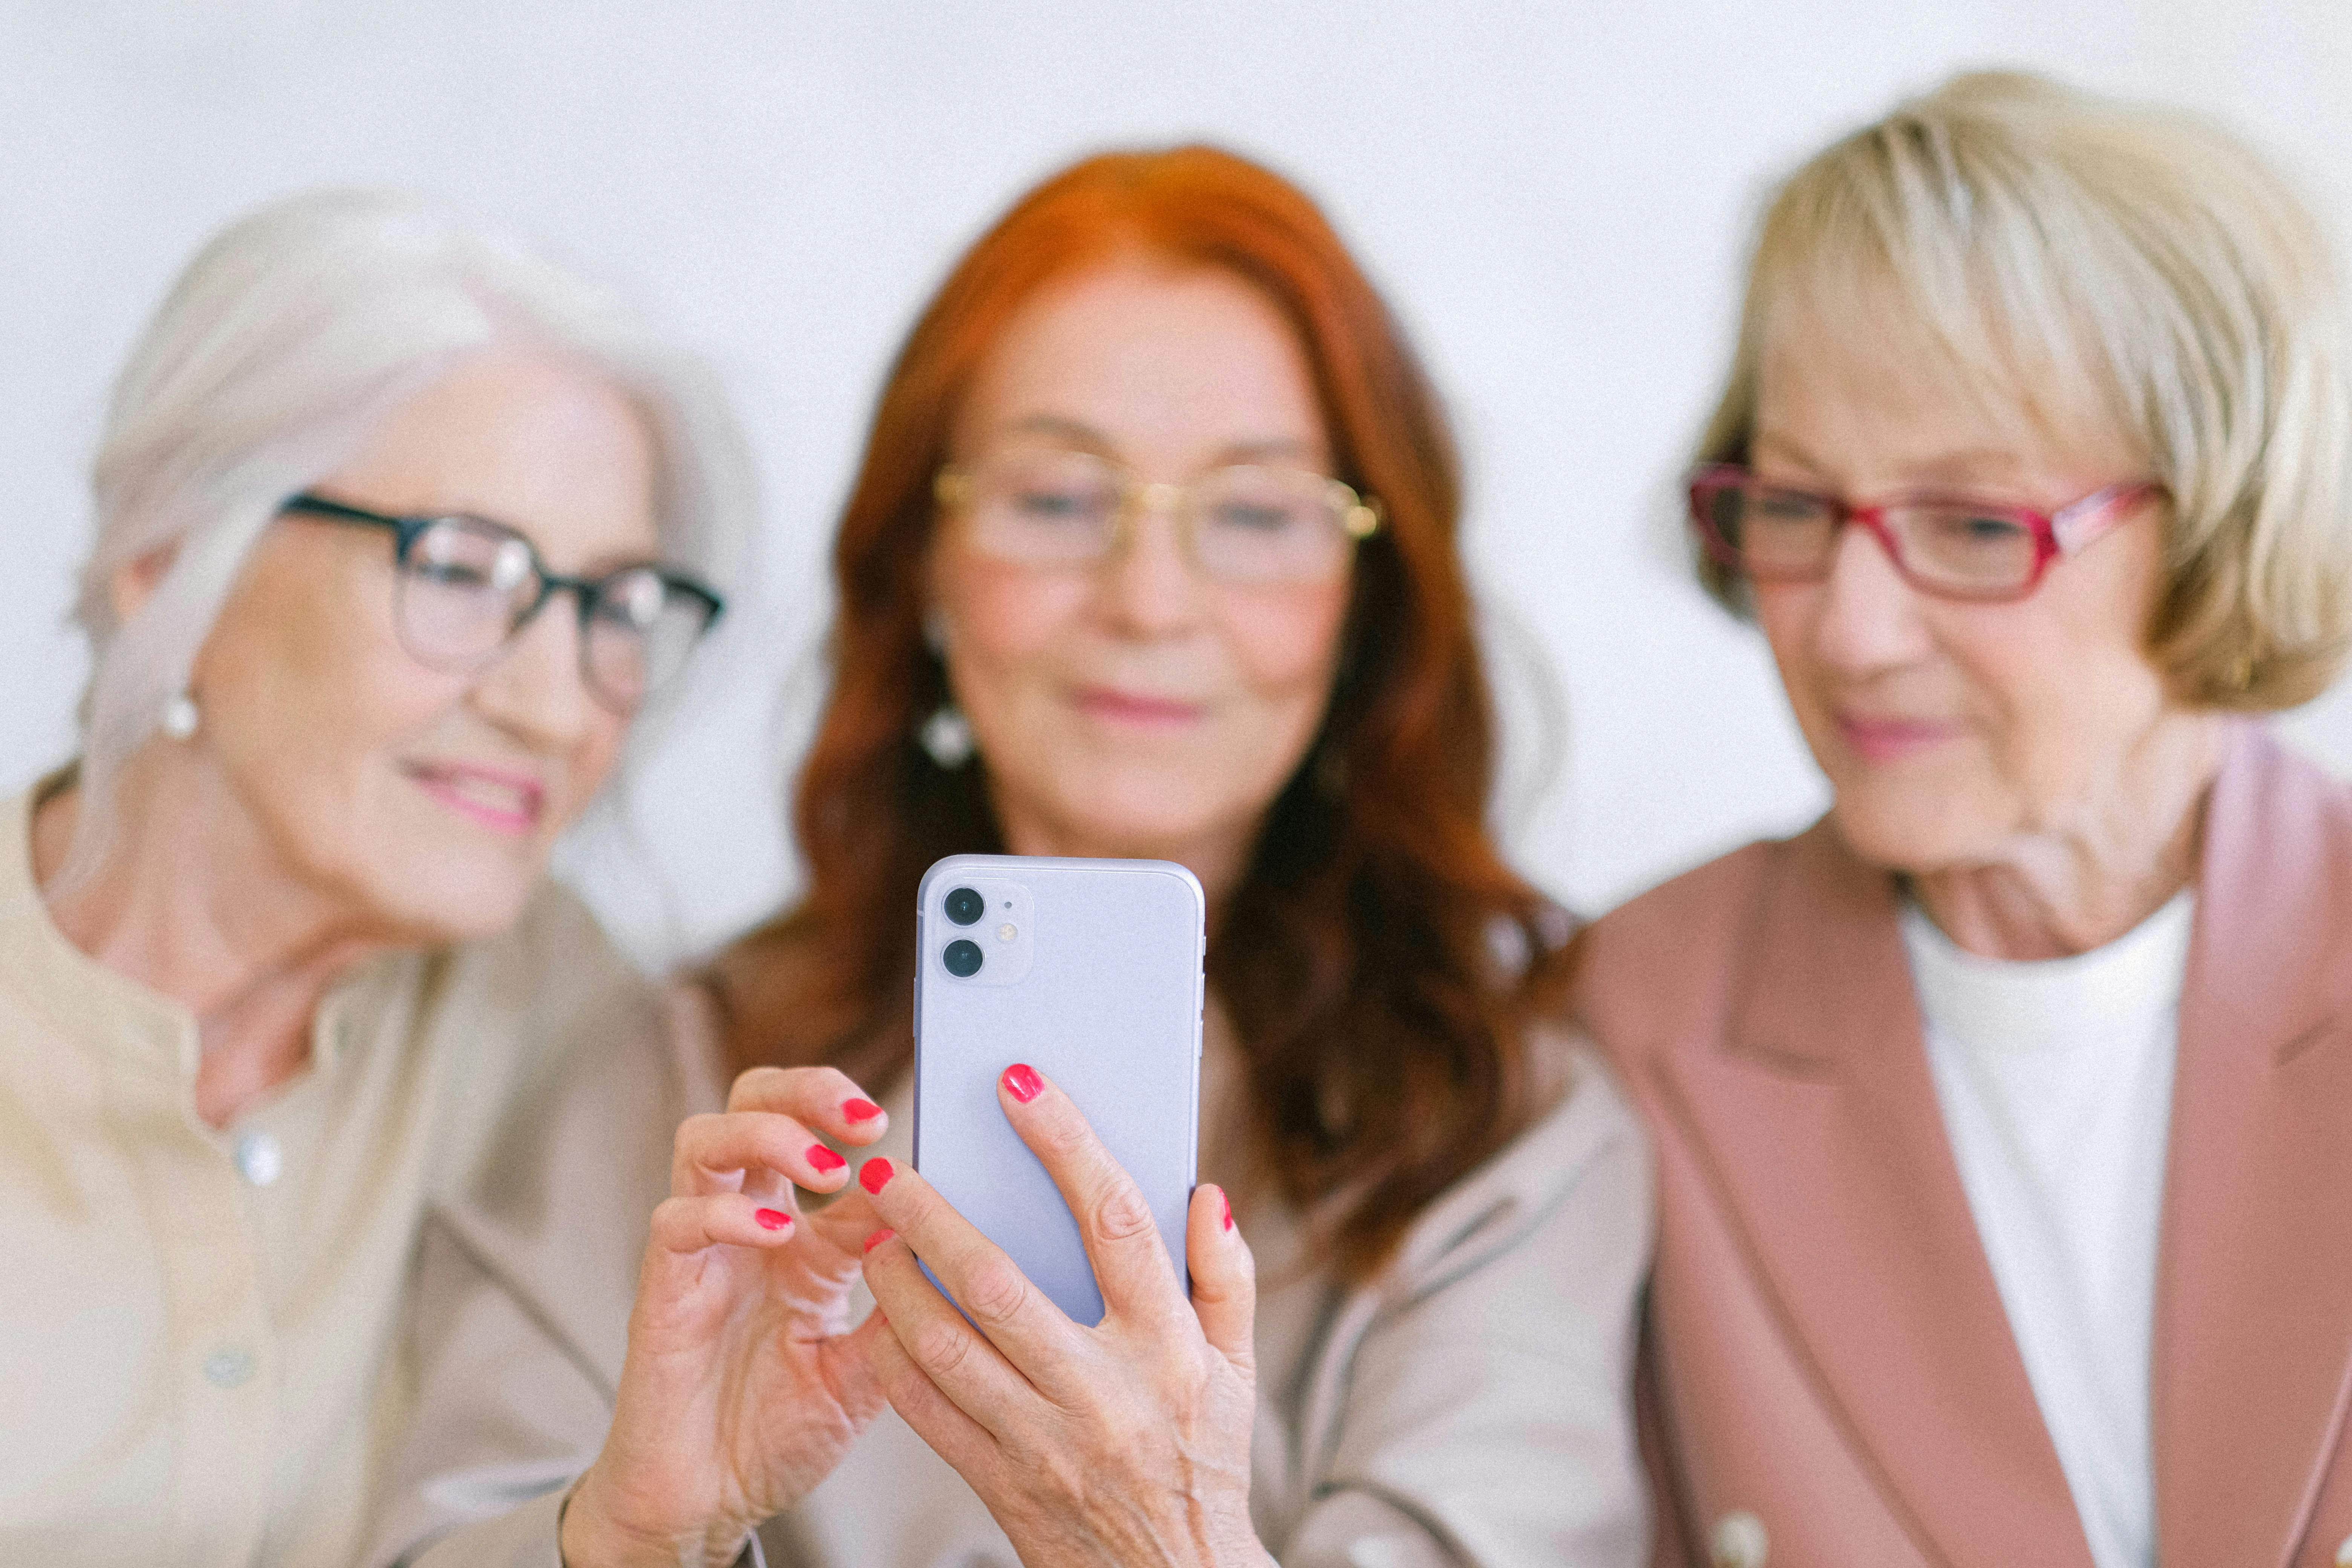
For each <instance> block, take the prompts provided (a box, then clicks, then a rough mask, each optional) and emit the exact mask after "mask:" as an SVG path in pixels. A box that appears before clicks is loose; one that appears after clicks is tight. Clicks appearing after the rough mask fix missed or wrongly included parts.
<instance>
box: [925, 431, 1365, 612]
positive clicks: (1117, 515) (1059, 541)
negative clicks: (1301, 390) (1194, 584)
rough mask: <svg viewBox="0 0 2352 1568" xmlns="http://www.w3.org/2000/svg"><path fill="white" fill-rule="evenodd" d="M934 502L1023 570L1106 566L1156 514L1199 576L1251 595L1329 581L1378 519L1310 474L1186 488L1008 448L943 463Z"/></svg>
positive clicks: (1256, 467)
mask: <svg viewBox="0 0 2352 1568" xmlns="http://www.w3.org/2000/svg"><path fill="white" fill-rule="evenodd" d="M932 492H933V494H934V496H935V497H936V498H937V500H939V503H940V506H941V507H943V508H945V509H946V510H949V511H950V512H952V513H955V514H956V515H957V516H959V517H961V518H962V519H963V520H964V521H965V525H966V526H967V527H968V528H969V529H970V530H971V534H970V538H971V543H972V545H973V547H974V548H975V549H977V550H978V551H980V552H981V553H982V554H984V555H987V556H990V557H992V558H993V559H995V560H999V561H1004V562H1009V563H1013V564H1016V565H1022V566H1044V567H1076V566H1091V565H1094V564H1095V563H1098V562H1101V561H1105V560H1108V558H1110V557H1111V556H1112V555H1113V554H1115V553H1116V552H1118V549H1119V547H1120V545H1121V544H1122V543H1123V542H1124V541H1125V540H1126V537H1127V535H1128V531H1129V529H1130V528H1131V527H1132V526H1133V523H1134V520H1135V519H1136V518H1137V517H1138V516H1139V515H1140V514H1142V513H1143V512H1146V511H1149V510H1153V509H1155V508H1160V507H1165V508H1166V509H1168V510H1169V511H1170V512H1171V513H1172V514H1173V516H1174V518H1175V521H1176V524H1177V528H1178V531H1179V536H1180V538H1181V542H1182V543H1183V545H1184V549H1185V552H1186V554H1187V556H1188V557H1189V558H1190V559H1191V561H1192V564H1193V565H1194V566H1195V567H1196V568H1198V569H1199V571H1200V572H1201V573H1202V574H1203V575H1204V576H1207V577H1210V578H1213V579H1214V580H1215V581H1217V582H1220V583H1233V584H1250V585H1268V584H1307V583H1328V582H1333V581H1335V580H1337V579H1338V578H1339V577H1341V576H1344V575H1345V574H1346V573H1347V571H1348V567H1349V563H1350V562H1351V561H1352V560H1353V558H1354V555H1355V549H1356V545H1357V543H1358V542H1360V541H1362V540H1365V539H1369V538H1370V537H1371V536H1372V535H1373V534H1375V533H1378V532H1379V531H1380V530H1381V521H1382V519H1381V504H1380V502H1379V501H1378V500H1374V499H1373V498H1372V497H1370V496H1365V495H1359V494H1358V493H1357V492H1356V490H1355V489H1354V488H1353V487H1352V486H1349V485H1348V484H1345V483H1343V482H1342V481H1340V480H1339V479H1332V478H1330V477H1329V476H1328V475H1326V474H1318V473H1317V472H1315V471H1314V470H1312V469H1310V468H1286V467H1282V466H1280V465H1276V464H1265V463H1234V464H1229V465H1227V466H1225V467H1223V468H1212V469H1210V470H1209V471H1207V472H1206V473H1203V474H1201V475H1199V476H1197V477H1196V478H1194V479H1191V480H1190V481H1188V482H1186V483H1183V484H1168V483H1164V482H1163V483H1149V482H1146V481H1145V480H1144V479H1142V478H1141V477H1140V476H1139V475H1138V474H1136V473H1135V471H1134V470H1132V469H1131V468H1127V467H1126V466H1125V465H1124V464H1120V463H1117V462H1114V461H1112V460H1111V459H1110V458H1105V457H1102V456H1099V455H1098V454H1097V453H1093V452H1085V451H1078V450H1075V449H1073V448H1070V447H1051V446H1017V447H1001V448H999V449H997V450H995V451H992V452H990V453H988V454H987V455H985V456H984V457H982V458H979V459H978V460H977V461H975V462H972V463H970V464H950V466H949V467H947V468H942V469H940V473H939V477H938V478H937V479H935V480H934V481H933V485H932Z"/></svg>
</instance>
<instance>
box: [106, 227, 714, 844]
mask: <svg viewBox="0 0 2352 1568" xmlns="http://www.w3.org/2000/svg"><path fill="white" fill-rule="evenodd" d="M517 342H520V343H523V344H528V345H531V346H535V347H539V348H542V349H545V350H548V351H550V352H552V353H559V354H561V355H562V356H564V357H565V358H567V359H569V360H572V361H573V362H575V363H580V364H582V365H583V366H584V367H585V368H586V369H587V370H588V371H589V372H590V373H592V374H596V375H599V376H601V377H603V378H604V379H605V380H606V381H608V382H610V383H611V384H612V385H613V386H614V389H615V390H617V391H618V392H620V393H621V394H622V395H623V396H625V398H627V399H628V400H629V402H630V403H631V405H633V406H634V407H635V409H636V410H637V412H638V414H639V416H640V417H642V418H643V419H644V420H645V422H646V428H647V430H648V431H649V432H650V434H651V436H652V437H653V441H654V445H655V448H656V460H657V464H658V470H659V471H658V476H657V487H656V516H657V521H658V524H659V526H660V528H661V531H662V534H663V541H664V549H665V551H666V552H667V553H669V554H671V555H672V556H674V557H677V558H678V559H680V560H681V561H682V562H684V563H686V564H688V565H692V566H695V567H697V568H698V570H700V571H702V572H703V573H705V574H708V575H709V576H712V577H713V578H716V579H718V580H719V582H720V583H721V584H725V583H726V582H727V581H728V580H729V579H730V578H731V577H733V576H734V575H735V574H736V573H737V569H738V567H739V564H740V559H741V557H742V556H743V554H744V552H745V550H746V548H747V546H748V535H749V530H750V527H751V515H752V504H753V501H752V495H751V464H750V458H749V454H748V450H747V448H746V447H745V446H744V443H743V440H742V437H741V435H740V431H739V429H738V428H737V426H735V424H734V422H733V420H732V418H731V416H730V415H729V413H728V412H727V409H726V407H725V405H724V403H723V401H722V399H721V397H720V395H719V391H718V389H717V386H716V384H715V383H714V382H713V381H712V379H711V378H710V377H709V374H708V373H707V372H706V371H705V370H704V368H703V367H702V366H701V365H700V364H699V363H698V362H696V361H694V360H693V359H691V358H690V357H688V356H687V355H684V354H682V353H678V352H677V351H676V350H674V349H672V348H670V347H669V346H667V344H665V343H664V342H661V341H660V340H659V339H658V338H657V337H656V335H655V334H654V332H653V331H652V330H651V328H650V327H649V325H648V324H647V323H646V321H645V320H644V319H643V318H642V317H641V316H640V315H639V314H638V313H637V312H636V311H635V309H633V308H632V307H631V306H630V304H629V303H628V302H627V300H625V298H624V297H623V296H622V295H620V294H619V293H618V292H616V291H615V290H614V289H610V288H608V287H606V286H604V285H603V284H601V283H598V282H595V281H593V280H591V279H586V278H583V277H582V276H580V275H578V274H576V273H574V272H572V271H570V270H568V269H567V268H563V267H562V266H559V265H558V264H556V263H555V262H553V261H551V260H550V259H548V258H546V257H544V256H543V255H541V254H540V253H539V252H537V251H536V250H534V249H532V248H531V247H530V246H528V245H526V244H525V243H524V242H523V241H521V240H520V239H519V238H518V237H514V236H512V235H510V234H508V233H505V232H503V231H501V230H499V229H498V228H496V227H494V226H490V225H488V224H486V223H484V222H482V221H480V220H478V219H476V218H474V217H472V216H468V215H467V214H465V213H462V212H460V211H458V210H457V209H454V208H451V207H448V206H445V205H441V204H439V203H436V202H434V201H430V200H428V199H426V198H425V197H422V196H418V195H410V194H407V193H403V192H395V191H364V190H355V191H321V192H314V193H311V194H309V195H299V196H295V197H292V198H290V199H289V200H285V201H281V202H278V203H277V204H275V205H271V206H268V207H266V208H263V209H262V210H261V211H259V212H257V213H254V214H252V215H250V216H247V217H245V218H242V219H240V220H239V221H237V222H236V223H235V224H232V225H231V226H229V227H228V228H226V230H224V231H223V232H222V233H221V234H220V235H219V236H218V237H215V239H214V240H213V241H212V242H211V243H210V244H208V245H207V246H205V248H204V249H203V250H202V251H201V252H200V253H198V255H197V256H196V258H195V259H194V261H192V262H190V263H189V265H188V268H187V270H186V271H185V272H184V273H183V274H182V275H181V277H180V279H179V281H178V282H177V283H176V284H174V285H173V289H172V290H171V292H170V294H169V295H167V296H166V297H165V299H164V300H163V304H162V306H161V307H159V308H158V310H156V313H155V317H154V320H153V321H151V322H150V323H149V325H148V328H147V331H146V332H145V334H144V335H143V336H142V338H141V339H140V342H139V344H138V346H137V347H136V348H135V349H134V350H133V351H132V353H131V359H130V363H128V364H126V365H125V366H124V367H123V370H122V374H121V377H120V378H119V380H118V381H117V382H116V384H115V390H114V397H113V401H112V404H111V405H110V409H109V411H108V417H107V422H106V428H105V431H104V434H103V435H102V437H101V438H100V445H99V451H98V457H97V461H96V464H95V468H94V472H93V476H92V478H93V486H94V490H95V500H96V505H97V521H98V536H97V540H96V542H95V544H94V546H93V547H92V549H91V552H90V555H89V561H88V562H87V563H85V565H84V566H83V568H82V572H81V579H80V593H79V599H78V602H77V605H76V608H75V619H76V620H77V621H78V622H79V624H80V626H81V627H82V629H83V631H84V632H85V633H86V634H87V635H88V637H89V643H90V656H91V657H90V677H89V686H88V688H87V689H86V690H85V691H84V694H83V698H82V704H81V725H82V752H81V761H80V764H79V790H80V795H81V808H80V810H79V812H78V814H77V826H76V829H75V834H74V843H73V845H72V847H71V849H70V851H69V853H68V859H67V862H66V865H65V867H64V868H63V871H62V876H61V879H62V880H70V879H77V878H79V877H80V876H83V875H86V874H88V873H89V871H90V870H91V869H93V868H94V867H95V864H96V862H97V860H98V858H100V856H102V855H103V853H104V849H105V846H106V844H107V843H108V841H109V839H110V834H111V829H112V811H111V801H110V785H111V784H112V783H113V782H114V780H115V779H116V778H117V777H118V775H119V774H120V773H121V768H122V766H123V764H124V763H126V762H127V761H128V760H129V759H130V757H131V754H132V753H133V752H136V751H137V750H138V749H139V748H140V746H142V744H144V743H145V742H146V741H147V739H148V738H149V736H150V735H152V733H153V732H154V730H155V728H156V725H157V722H158V720H159V718H160V717H161V715H162V714H163V710H164V709H165V707H166V705H167V704H169V703H170V702H171V700H173V697H174V695H175V694H177V693H178V692H180V691H181V690H182V689H184V687H185V686H186V684H187V680H188V676H189V671H190V670H191V668H193V667H194V662H195V658H196V654H197V651H198V649H199V648H200V647H202V646H203V644H204V641H205V637H207V636H208V635H209V634H210V632H211V630H212V626H213V623H214V621H215V619H216V618H217V617H218V616H219V614H220V610H221V606H222V605H223V604H224V603H225V602H226V599H227V597H228V595H229V591H230V589H231V588H232V587H233V585H234V584H235V582H236V575H237V573H238V571H239V569H240V568H241V567H242V566H243V564H244V563H245V560H246V558H247V555H248V554H249V553H250V552H251V551H252V549H253V546H254V543H255V542H256V541H257V539H258V538H259V537H260V535H261V531H262V530H263V529H264V528H265V527H266V526H267V525H268V523H269V521H271V519H273V518H274V517H276V516H277V515H278V509H279V507H280V506H281V504H282V503H283V502H284V501H285V500H286V498H287V497H289V496H290V495H293V494H295V493H296V492H298V491H299V490H302V489H308V488H309V487H310V485H311V484H313V483H314V482H316V481H317V480H318V479H321V478H322V477H324V476H325V475H326V474H328V473H330V472H331V471H332V470H333V469H334V468H337V467H338V466H340V465H341V463H343V462H344V461H346V460H348V459H349V458H351V457H352V455H354V454H355V453H356V452H357V451H358V449H359V448H360V447H361V446H362V444H363V443H364V442H365V441H366V439H367V437H369V435H370V434H371V433H372V432H373V430H374V429H375V428H376V427H377V426H379V425H380V424H381V423H382V422H383V420H384V419H385V418H387V417H388V416H390V415H391V414H392V413H393V412H394V410H396V409H397V408H398V407H399V406H400V405H402V404H404V402H406V401H407V400H409V399H410V398H412V397H414V396H415V395H417V394H419V393H421V392H423V391H424V390H425V388H426V387H428V386H430V385H431V384H433V383H434V382H435V381H436V380H438V379H439V378H440V377H441V376H443V375H445V374H447V373H448V372H449V370H450V369H451V368H453V366H454V365H455V364H456V363H457V362H458V361H459V360H461V359H464V358H466V357H467V356H470V355H474V354H478V353H484V352H487V351H488V350H490V349H491V348H493V347H496V346H498V345H500V344H508V343H517ZM158 552H169V554H170V564H169V566H168V567H167V569H166V570H165V571H164V572H163V575H162V577H161V579H160V580H159V581H158V583H157V584H156V586H155V589H154V591H153V593H152V595H149V597H148V598H147V600H146V601H145V603H143V604H142V605H141V607H140V608H139V610H138V612H137V613H136V614H134V615H132V616H130V617H129V618H128V619H121V618H119V617H118V616H117V615H116V612H115V604H114V595H113V584H114V582H115V578H116V576H117V574H118V573H120V572H121V570H122V569H123V568H124V567H126V566H128V565H130V564H131V563H135V562H138V561H141V560H142V559H146V558H149V557H152V556H154V555H155V554H157V553H158ZM640 728H642V725H640Z"/></svg>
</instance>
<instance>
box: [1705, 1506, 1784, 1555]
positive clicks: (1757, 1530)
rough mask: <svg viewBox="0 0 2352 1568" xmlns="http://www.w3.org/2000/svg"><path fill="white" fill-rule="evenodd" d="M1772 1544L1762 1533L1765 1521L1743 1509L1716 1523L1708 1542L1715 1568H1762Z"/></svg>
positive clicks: (1727, 1515)
mask: <svg viewBox="0 0 2352 1568" xmlns="http://www.w3.org/2000/svg"><path fill="white" fill-rule="evenodd" d="M1771 1544H1772V1541H1771V1537H1769V1536H1768V1535H1766V1534H1765V1533H1764V1521H1762V1520H1760V1519H1759V1518H1757V1517H1756V1516H1755V1515H1754V1514H1752V1513H1749V1512H1748V1510H1746V1509H1741V1510H1738V1512H1736V1513H1727V1514H1725V1515H1724V1516H1723V1517H1722V1518H1721V1519H1718V1520H1717V1521H1715V1531H1714V1532H1713V1533H1712V1534H1711V1535H1710V1536H1709V1537H1708V1538H1707V1545H1708V1547H1709V1552H1710V1555H1711V1556H1712V1557H1713V1559H1714V1563H1715V1568H1764V1560H1765V1557H1766V1555H1767V1553H1768V1552H1769V1549H1770V1547H1771Z"/></svg>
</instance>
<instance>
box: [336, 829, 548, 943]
mask: <svg viewBox="0 0 2352 1568" xmlns="http://www.w3.org/2000/svg"><path fill="white" fill-rule="evenodd" d="M492 860H493V858H491V857H486V856H481V855H478V854H477V855H473V856H466V855H460V854H456V853H450V852H443V853H439V854H435V855H420V856H415V857H403V858H401V859H399V860H398V861H390V862H383V863H380V864H379V865H377V866H375V867H373V868H371V870H372V872H373V875H372V876H371V877H370V878H369V882H370V889H369V891H370V892H371V893H372V894H373V902H374V903H375V905H376V908H377V910H379V911H380V912H381V913H382V914H383V916H384V917H385V918H386V920H387V921H390V922H391V923H394V924H396V925H399V926H401V927H404V928H405V929H406V930H409V931H414V932H415V939H416V941H417V942H419V943H421V944H423V945H425V946H434V947H441V946H447V945H449V944H451V943H455V942H483V941H487V940H488V939H490V938H493V937H499V936H504V935H505V934H506V933H507V932H508V931H510V930H512V929H513V927H514V923H515V921H518V920H520V919H521V918H522V911H523V910H524V908H525V907H526V906H527V905H528V904H529V903H530V897H531V894H532V892H533V891H534V890H535V889H537V887H538V885H539V880H540V879H539V877H538V876H537V875H536V874H535V873H534V874H532V875H530V876H523V875H520V874H519V872H518V871H517V869H516V868H514V867H512V866H509V865H506V864H503V863H492Z"/></svg>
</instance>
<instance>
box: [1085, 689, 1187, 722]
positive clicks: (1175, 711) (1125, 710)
mask: <svg viewBox="0 0 2352 1568" xmlns="http://www.w3.org/2000/svg"><path fill="white" fill-rule="evenodd" d="M1071 700H1072V701H1073V702H1074V703H1075V704H1076V707H1077V710H1078V711H1079V712H1081V713H1084V714H1085V715H1086V716H1087V718H1089V719H1096V720H1099V721H1102V722H1104V723H1108V724H1119V725H1126V726H1130V727H1133V728H1136V729H1143V730H1176V729H1181V728H1183V727H1184V726H1185V725H1187V724H1197V723H1199V722H1200V721H1201V718H1202V715H1203V714H1205V713H1207V712H1208V706H1207V704H1205V703H1201V702H1186V701H1183V700H1181V699H1178V698H1173V697H1156V696H1153V695H1151V694H1150V693H1148V692H1141V691H1128V690H1123V689H1120V688H1118V687H1113V686H1082V687H1080V688H1078V689H1076V691H1075V692H1073V693H1072V694H1071Z"/></svg>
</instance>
